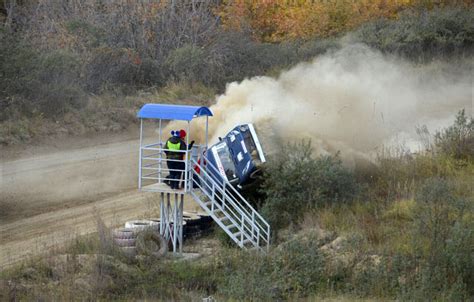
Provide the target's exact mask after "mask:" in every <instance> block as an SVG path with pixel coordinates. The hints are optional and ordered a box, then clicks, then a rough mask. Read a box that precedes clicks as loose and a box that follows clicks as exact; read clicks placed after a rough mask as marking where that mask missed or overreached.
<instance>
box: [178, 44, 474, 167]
mask: <svg viewBox="0 0 474 302" xmlns="http://www.w3.org/2000/svg"><path fill="white" fill-rule="evenodd" d="M472 63H473V60H472V59H465V60H464V61H463V62H458V64H456V66H454V65H453V64H448V63H446V62H433V63H430V64H425V65H414V64H411V63H408V62H405V61H403V60H400V59H397V58H394V57H387V56H385V55H382V54H381V53H379V52H377V51H374V50H372V49H370V48H368V47H366V46H363V45H349V46H345V47H343V48H342V49H340V50H338V51H336V52H333V53H329V54H326V55H322V56H319V57H316V58H315V59H314V60H313V61H312V62H307V63H301V64H299V65H297V66H295V67H294V68H292V69H290V70H288V71H285V72H282V73H281V74H280V75H279V76H278V77H277V78H272V77H266V76H261V77H254V78H251V79H245V80H244V81H242V82H240V83H237V82H234V83H230V84H228V85H227V88H226V91H225V93H224V94H223V95H220V96H218V97H217V101H216V104H215V105H213V106H212V107H211V110H212V112H213V113H214V116H213V117H212V118H211V119H210V129H209V136H210V143H214V142H216V141H217V138H218V136H222V135H225V134H226V133H227V132H228V131H229V130H230V129H232V128H233V127H234V126H235V125H237V124H241V123H254V124H255V126H256V128H257V131H258V132H259V136H260V137H261V138H262V140H263V141H264V148H265V149H266V150H265V151H266V152H267V153H271V151H272V150H277V148H274V146H275V144H280V143H287V142H288V141H299V140H301V139H311V141H312V145H313V146H314V150H315V151H316V153H317V154H327V153H334V152H336V151H341V154H342V156H343V158H344V159H346V160H348V159H349V161H350V159H351V158H354V157H355V156H357V157H367V156H368V155H369V154H371V153H373V152H374V151H375V150H377V148H380V147H382V146H387V145H390V144H394V143H397V144H404V145H406V146H408V147H409V148H411V149H416V148H418V147H420V143H419V142H418V139H419V138H418V137H417V135H416V127H417V126H421V125H426V126H427V128H428V129H429V130H430V131H431V132H434V131H435V130H437V129H440V128H442V127H445V126H447V125H450V124H451V123H452V121H453V118H454V116H455V114H456V113H457V112H458V111H459V110H460V109H462V108H465V109H466V112H467V113H468V114H472V74H471V71H472V65H473V64H472ZM173 127H179V126H178V125H176V124H171V125H170V127H169V128H170V129H174V128H173ZM199 128H200V129H199V130H198V131H194V133H195V137H198V138H199V139H202V137H203V131H202V129H203V124H202V123H201V124H200V126H199ZM196 132H197V134H196Z"/></svg>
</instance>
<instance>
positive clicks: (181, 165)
mask: <svg viewBox="0 0 474 302" xmlns="http://www.w3.org/2000/svg"><path fill="white" fill-rule="evenodd" d="M185 138H186V131H184V130H183V129H181V130H176V131H171V137H170V139H168V141H167V142H166V145H165V149H167V150H166V151H165V153H166V157H167V158H168V159H169V160H168V161H167V164H168V169H171V170H172V171H170V175H169V176H168V177H167V178H166V179H165V181H164V182H165V183H166V184H168V185H169V186H170V187H171V188H172V189H179V187H180V186H179V183H180V180H181V175H182V173H183V172H184V170H185V168H186V164H185V162H184V160H185V158H186V156H185V153H184V152H177V151H178V150H179V151H184V150H190V149H191V148H192V147H193V145H194V141H192V142H191V143H190V144H189V146H186V143H185V142H184V139H185Z"/></svg>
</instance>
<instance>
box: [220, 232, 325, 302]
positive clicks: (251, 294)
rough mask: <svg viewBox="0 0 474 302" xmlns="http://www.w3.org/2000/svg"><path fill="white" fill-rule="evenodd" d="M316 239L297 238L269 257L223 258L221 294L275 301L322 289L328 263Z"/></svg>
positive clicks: (226, 255)
mask: <svg viewBox="0 0 474 302" xmlns="http://www.w3.org/2000/svg"><path fill="white" fill-rule="evenodd" d="M317 243H318V240H316V238H314V237H311V236H310V237H309V238H303V239H302V238H296V239H294V240H292V241H289V242H287V243H285V244H282V245H280V246H279V247H277V248H276V249H274V250H272V251H271V252H270V253H269V254H268V255H266V254H254V253H249V252H242V251H235V252H232V253H230V252H226V253H224V254H223V255H221V256H220V258H219V259H220V261H222V264H221V266H222V267H221V268H220V269H221V271H222V273H223V276H222V277H223V278H222V280H221V282H219V284H218V288H217V290H218V292H219V293H220V294H223V295H225V296H227V297H232V298H233V299H238V300H260V301H262V300H263V301H275V300H282V299H284V300H286V299H290V298H294V297H297V296H306V295H308V294H310V293H312V292H314V291H315V290H316V289H318V288H320V287H321V284H323V283H324V282H323V280H324V275H323V271H324V264H325V262H324V261H325V260H324V257H323V255H322V254H321V252H320V251H319V250H318V245H317Z"/></svg>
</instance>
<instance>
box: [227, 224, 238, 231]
mask: <svg viewBox="0 0 474 302" xmlns="http://www.w3.org/2000/svg"><path fill="white" fill-rule="evenodd" d="M233 228H238V227H237V226H236V225H235V224H231V225H229V226H228V227H227V229H228V230H230V229H233Z"/></svg>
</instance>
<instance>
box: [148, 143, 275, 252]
mask: <svg viewBox="0 0 474 302" xmlns="http://www.w3.org/2000/svg"><path fill="white" fill-rule="evenodd" d="M163 146H164V143H163V142H158V143H154V144H149V145H144V146H141V147H140V161H139V188H141V189H143V190H150V191H159V192H173V190H172V189H171V188H167V187H164V186H161V187H158V189H150V186H149V185H154V184H162V183H164V182H165V180H168V179H169V178H168V174H169V173H170V172H173V171H174V172H180V173H181V179H180V180H179V181H180V184H181V183H183V192H184V193H191V195H192V196H193V198H194V199H195V200H196V201H197V202H198V203H199V204H200V206H201V207H202V208H203V209H205V210H206V211H207V212H208V214H210V215H211V216H212V218H213V219H214V220H215V221H216V223H217V224H219V226H220V227H221V228H222V229H223V230H224V231H225V232H226V233H227V234H228V235H229V236H230V237H231V238H232V239H233V240H234V241H235V242H236V243H237V244H238V245H239V246H240V247H246V246H245V244H246V243H251V244H252V245H253V246H254V247H258V248H261V247H262V246H266V247H267V249H268V248H269V245H270V225H269V224H268V223H267V221H266V220H265V219H264V218H263V217H262V216H261V215H260V214H259V213H258V212H257V211H256V210H255V209H254V208H253V207H252V205H250V204H249V202H248V201H247V200H246V199H245V198H244V197H243V196H242V195H241V194H240V193H239V192H238V191H237V189H236V188H235V187H234V186H232V185H231V184H230V183H228V182H227V181H226V180H225V179H224V178H223V177H222V176H221V175H220V173H219V170H218V169H217V167H216V166H214V165H213V164H212V163H211V162H209V161H206V160H205V157H204V156H201V155H202V154H203V150H204V148H203V146H200V145H194V146H193V148H192V149H190V150H179V151H175V150H169V149H165V148H163ZM165 151H172V152H176V153H179V154H182V157H181V158H182V159H170V158H167V156H166V153H165ZM198 157H201V160H202V162H199V161H198ZM168 162H179V163H183V164H184V168H183V169H169V168H168ZM198 171H199V172H198ZM175 181H176V180H175ZM163 188H165V189H163ZM197 189H198V190H197ZM196 191H201V192H202V193H203V194H204V195H205V196H207V198H208V199H209V201H207V202H206V201H205V200H203V199H202V198H201V197H200V196H199V195H198V194H197V192H196ZM209 202H210V204H209ZM218 213H219V214H220V215H223V216H220V217H218V216H217V214H218ZM223 217H225V218H226V220H228V221H229V222H230V224H224V223H223V221H222V218H223ZM232 227H234V228H236V229H237V232H232V231H231V229H232Z"/></svg>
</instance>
